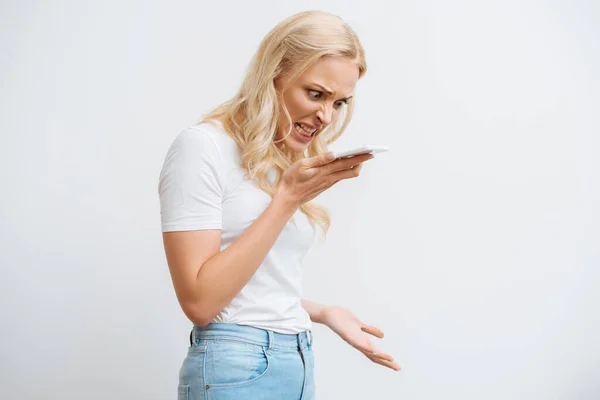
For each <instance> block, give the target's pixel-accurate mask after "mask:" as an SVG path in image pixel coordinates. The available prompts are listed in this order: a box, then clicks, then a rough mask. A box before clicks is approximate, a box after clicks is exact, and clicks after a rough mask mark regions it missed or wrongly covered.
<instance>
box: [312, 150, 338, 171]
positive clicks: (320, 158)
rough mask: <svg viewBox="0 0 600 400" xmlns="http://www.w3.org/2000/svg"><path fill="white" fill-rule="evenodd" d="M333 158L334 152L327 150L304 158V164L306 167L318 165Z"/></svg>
mask: <svg viewBox="0 0 600 400" xmlns="http://www.w3.org/2000/svg"><path fill="white" fill-rule="evenodd" d="M334 160H335V154H334V153H332V152H327V153H323V154H319V155H318V156H314V157H310V158H307V159H306V166H307V167H308V168H313V167H319V166H321V165H325V164H329V163H331V162H332V161H334Z"/></svg>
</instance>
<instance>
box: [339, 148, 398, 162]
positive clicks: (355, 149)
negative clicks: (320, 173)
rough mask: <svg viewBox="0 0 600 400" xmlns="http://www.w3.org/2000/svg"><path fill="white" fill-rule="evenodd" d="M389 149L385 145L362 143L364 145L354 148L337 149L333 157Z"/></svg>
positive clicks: (379, 151) (380, 151) (344, 156)
mask: <svg viewBox="0 0 600 400" xmlns="http://www.w3.org/2000/svg"><path fill="white" fill-rule="evenodd" d="M389 149H390V148H389V147H387V146H375V145H364V146H359V147H356V148H354V149H349V150H344V151H337V152H334V154H335V158H336V159H338V158H349V157H354V156H358V155H361V154H367V153H371V154H375V153H382V152H384V151H389Z"/></svg>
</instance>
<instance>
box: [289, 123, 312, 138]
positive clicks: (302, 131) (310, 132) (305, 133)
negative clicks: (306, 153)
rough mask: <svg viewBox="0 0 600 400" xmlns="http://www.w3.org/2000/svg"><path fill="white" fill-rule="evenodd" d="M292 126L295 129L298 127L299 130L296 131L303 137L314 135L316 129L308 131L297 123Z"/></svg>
mask: <svg viewBox="0 0 600 400" xmlns="http://www.w3.org/2000/svg"><path fill="white" fill-rule="evenodd" d="M294 125H295V126H296V127H298V128H299V129H298V131H299V132H300V133H302V134H303V135H305V136H312V135H313V133H315V132H316V131H317V130H316V129H308V128H306V127H304V125H302V124H299V123H298V122H296V123H295V124H294Z"/></svg>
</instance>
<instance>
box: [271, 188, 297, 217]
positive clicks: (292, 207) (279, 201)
mask: <svg viewBox="0 0 600 400" xmlns="http://www.w3.org/2000/svg"><path fill="white" fill-rule="evenodd" d="M273 203H274V204H275V206H276V207H280V208H281V209H282V210H284V211H286V212H287V213H289V214H290V217H291V216H292V215H294V213H295V212H296V211H297V210H298V208H300V202H298V201H297V200H296V199H295V198H293V197H292V196H290V195H289V194H288V193H286V192H285V191H284V190H283V189H282V188H281V187H280V188H279V189H278V190H277V192H276V193H275V195H274V196H273Z"/></svg>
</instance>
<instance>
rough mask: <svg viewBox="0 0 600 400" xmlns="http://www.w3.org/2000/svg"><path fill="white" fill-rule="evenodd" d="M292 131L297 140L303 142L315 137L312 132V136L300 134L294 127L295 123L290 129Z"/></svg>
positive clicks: (308, 141)
mask: <svg viewBox="0 0 600 400" xmlns="http://www.w3.org/2000/svg"><path fill="white" fill-rule="evenodd" d="M313 129H314V128H313ZM292 130H293V131H294V135H295V137H296V139H297V140H299V141H301V142H304V143H310V142H311V141H312V140H313V138H314V137H315V134H316V132H315V133H313V135H312V136H304V135H303V134H301V133H300V132H298V130H297V129H296V125H294V128H293V129H292Z"/></svg>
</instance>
